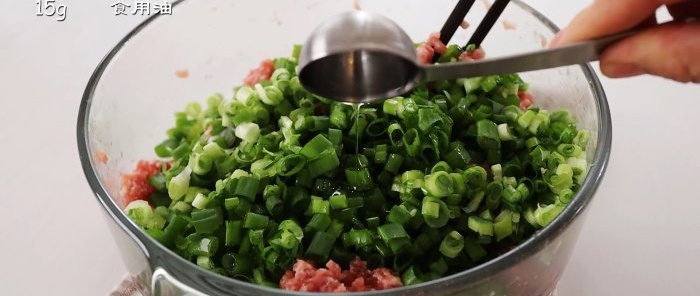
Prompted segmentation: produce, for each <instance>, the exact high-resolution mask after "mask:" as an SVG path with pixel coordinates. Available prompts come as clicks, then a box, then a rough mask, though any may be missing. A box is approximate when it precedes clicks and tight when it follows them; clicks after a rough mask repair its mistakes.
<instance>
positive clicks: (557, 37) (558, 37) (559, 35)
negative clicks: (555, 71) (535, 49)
mask: <svg viewBox="0 0 700 296" xmlns="http://www.w3.org/2000/svg"><path fill="white" fill-rule="evenodd" d="M562 36H564V30H560V31H559V32H558V33H557V34H556V35H554V37H552V41H550V42H549V47H555V46H557V45H558V44H559V41H560V40H561V38H562Z"/></svg>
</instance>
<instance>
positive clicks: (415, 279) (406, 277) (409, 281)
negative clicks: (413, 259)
mask: <svg viewBox="0 0 700 296" xmlns="http://www.w3.org/2000/svg"><path fill="white" fill-rule="evenodd" d="M421 277H422V274H421V273H420V268H418V267H416V266H414V265H411V266H410V267H408V268H407V269H406V271H404V272H403V274H402V275H401V282H402V283H403V284H404V285H406V286H411V285H417V284H420V283H423V280H421Z"/></svg>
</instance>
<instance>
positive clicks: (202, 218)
mask: <svg viewBox="0 0 700 296" xmlns="http://www.w3.org/2000/svg"><path fill="white" fill-rule="evenodd" d="M191 217H192V226H194V229H195V230H196V231H197V232H199V233H213V232H214V231H216V230H217V229H219V227H221V226H222V225H223V224H224V218H223V214H222V213H221V210H220V209H219V208H215V209H205V210H200V211H196V212H192V214H191Z"/></svg>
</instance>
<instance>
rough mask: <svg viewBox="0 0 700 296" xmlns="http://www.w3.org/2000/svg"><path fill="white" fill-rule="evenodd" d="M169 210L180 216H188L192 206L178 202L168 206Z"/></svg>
mask: <svg viewBox="0 0 700 296" xmlns="http://www.w3.org/2000/svg"><path fill="white" fill-rule="evenodd" d="M170 209H171V210H173V211H175V212H178V213H180V214H189V213H190V212H191V211H192V206H190V205H188V204H187V203H186V202H184V201H181V200H178V201H176V202H175V203H174V204H172V205H171V206H170Z"/></svg>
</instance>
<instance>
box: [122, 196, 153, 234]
mask: <svg viewBox="0 0 700 296" xmlns="http://www.w3.org/2000/svg"><path fill="white" fill-rule="evenodd" d="M124 212H126V215H127V216H128V217H129V218H130V219H131V220H132V221H134V223H136V225H138V226H141V227H146V225H148V224H149V223H150V222H151V220H152V219H153V216H154V215H153V209H152V208H151V206H150V205H149V204H148V202H147V201H145V200H138V199H137V200H134V201H132V202H130V203H129V204H128V205H127V206H126V208H124Z"/></svg>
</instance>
